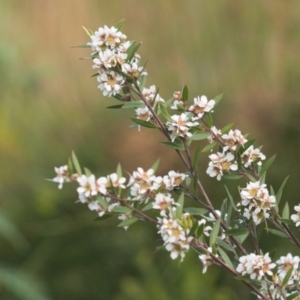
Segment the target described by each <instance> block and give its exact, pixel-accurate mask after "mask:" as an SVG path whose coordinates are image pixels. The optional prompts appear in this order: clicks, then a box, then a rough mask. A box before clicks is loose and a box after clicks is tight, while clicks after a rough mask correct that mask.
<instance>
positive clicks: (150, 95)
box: [142, 85, 165, 106]
mask: <svg viewBox="0 0 300 300" xmlns="http://www.w3.org/2000/svg"><path fill="white" fill-rule="evenodd" d="M142 94H143V96H144V98H145V100H146V101H147V102H148V103H149V104H150V105H151V106H154V105H155V104H156V103H157V102H165V101H164V99H163V98H161V97H160V95H159V94H157V89H156V87H155V85H151V86H150V88H149V89H147V88H144V89H143V91H142ZM154 98H155V99H154Z"/></svg>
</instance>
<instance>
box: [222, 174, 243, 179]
mask: <svg viewBox="0 0 300 300" xmlns="http://www.w3.org/2000/svg"><path fill="white" fill-rule="evenodd" d="M243 177H244V176H243V175H238V174H224V175H223V177H222V178H224V179H229V180H238V179H241V178H243Z"/></svg>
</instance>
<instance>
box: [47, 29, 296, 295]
mask: <svg viewBox="0 0 300 300" xmlns="http://www.w3.org/2000/svg"><path fill="white" fill-rule="evenodd" d="M121 24H122V23H119V24H118V25H117V26H116V27H111V28H109V27H107V26H104V27H103V28H99V29H98V30H97V31H95V32H92V31H90V30H86V32H87V34H88V35H89V37H90V42H89V43H87V44H86V45H84V47H89V48H90V49H91V51H92V53H91V59H92V61H93V68H94V69H95V70H96V71H97V73H96V74H95V76H96V77H97V81H98V82H99V85H98V88H99V89H100V90H101V91H102V93H103V95H104V96H108V97H113V98H115V99H117V100H119V101H120V102H121V103H120V104H117V105H113V106H110V107H109V108H114V109H117V108H133V109H134V110H135V117H133V118H132V121H133V122H134V124H135V125H136V127H139V128H140V127H147V128H153V129H157V130H159V131H160V132H161V133H162V135H163V136H164V137H165V139H166V141H165V142H163V144H164V145H165V146H167V147H171V148H173V149H174V151H176V152H177V154H178V156H179V158H180V159H181V160H182V162H183V164H184V166H185V167H186V172H185V173H179V172H176V171H174V170H171V171H169V172H168V174H165V175H163V176H160V175H157V174H156V173H155V172H156V169H157V167H158V162H156V163H155V164H154V165H153V166H152V167H151V168H150V169H149V170H144V169H143V168H141V167H139V168H138V169H137V170H136V171H133V172H132V174H130V176H129V178H125V177H123V174H122V168H121V166H118V167H117V171H116V172H115V173H112V174H109V175H106V176H102V177H99V178H97V177H96V176H95V175H94V174H92V173H91V171H90V170H88V169H86V168H84V173H82V170H81V167H80V164H79V162H78V160H77V158H76V156H75V154H74V153H72V156H71V158H70V159H69V162H68V165H65V166H62V167H59V168H55V172H56V177H55V178H54V179H53V181H54V182H57V183H58V184H59V188H62V186H63V184H64V183H66V182H76V183H77V185H78V188H77V193H78V200H79V201H80V202H81V203H85V204H87V206H88V208H89V209H90V210H93V211H95V212H96V213H97V214H98V218H97V219H98V220H102V219H104V218H107V217H110V216H112V215H117V216H118V218H119V220H120V221H121V222H120V223H119V225H118V226H119V227H123V228H124V229H128V228H129V227H130V226H131V225H132V224H133V223H135V222H138V221H141V220H142V221H148V222H150V223H152V224H154V225H155V226H156V227H157V232H158V234H159V235H160V236H161V240H162V244H163V247H164V249H165V250H167V251H168V252H169V253H170V257H171V258H172V259H177V258H179V259H180V261H183V259H184V257H185V254H186V253H187V251H189V250H190V249H194V250H195V251H196V252H197V253H199V260H200V261H201V262H202V264H203V273H205V272H206V271H207V268H208V267H209V266H210V265H218V266H221V267H223V268H225V269H227V270H228V271H229V272H230V273H231V274H232V275H233V276H234V277H235V278H236V279H238V280H241V281H242V282H243V283H244V284H245V285H246V286H248V287H249V288H250V289H251V291H252V292H253V293H254V294H256V295H257V298H258V299H300V287H299V279H300V273H299V260H300V258H299V256H296V255H292V254H291V253H287V254H286V255H285V256H281V257H279V258H278V259H277V260H276V261H275V260H274V258H273V255H272V254H271V253H272V251H271V249H270V251H269V252H266V253H262V250H261V249H260V246H259V237H260V234H261V232H262V229H265V230H266V231H267V232H268V233H270V234H274V235H277V236H280V237H284V238H287V239H288V240H289V241H290V242H291V243H293V244H294V245H296V246H298V247H299V248H300V242H299V240H298V239H297V237H296V236H295V234H294V233H293V231H292V230H291V227H295V226H299V224H300V205H298V206H295V211H296V214H292V215H291V216H290V213H289V206H288V203H286V204H285V206H284V209H283V210H282V212H280V210H279V203H280V200H281V195H282V191H283V188H284V185H285V183H286V180H284V182H283V184H282V185H281V187H280V188H279V190H278V191H277V193H275V191H274V189H273V188H272V187H271V186H270V187H268V186H267V184H266V183H265V177H266V172H267V170H268V168H269V167H270V166H271V164H272V162H273V161H274V158H275V156H273V157H271V158H269V159H268V160H266V156H265V155H264V154H263V153H262V152H261V151H260V148H254V146H253V144H254V140H247V139H246V137H245V136H244V135H243V134H242V133H241V131H240V130H238V129H232V128H233V127H234V124H228V125H227V126H225V127H223V128H221V129H218V128H216V127H215V126H214V125H213V121H212V113H213V109H215V107H216V106H217V104H218V103H219V101H220V100H221V98H222V95H219V96H217V97H215V98H214V99H210V100H209V99H208V98H207V97H206V96H196V97H195V98H194V99H193V103H192V104H190V103H189V101H188V100H189V95H188V88H187V87H186V86H184V87H183V88H182V89H181V90H180V91H175V92H174V93H173V97H172V98H171V99H170V100H168V101H165V100H164V99H163V98H162V97H161V96H160V95H159V93H158V89H157V88H156V87H155V86H154V85H152V86H150V87H149V88H147V87H145V83H146V77H147V73H146V71H145V67H144V66H141V65H140V55H139V54H138V53H137V51H138V48H139V46H140V44H137V43H136V42H131V41H129V40H127V37H126V35H124V34H123V33H122V32H121V31H120V29H121ZM203 142H204V143H205V142H206V144H207V145H206V146H204V147H203ZM193 143H197V144H198V146H197V150H196V151H195V153H193V154H192V151H191V147H190V146H191V144H193ZM209 151H211V152H213V153H212V154H210V155H209V156H208V157H209V160H210V161H209V164H208V167H207V170H206V173H207V175H208V176H210V177H216V179H217V180H218V181H220V180H222V179H223V178H230V179H240V178H245V179H246V180H247V184H246V186H244V187H239V188H238V189H239V194H240V198H239V199H237V201H235V199H233V197H232V195H231V194H230V191H229V190H228V189H227V187H226V193H227V199H225V200H224V202H223V204H222V206H221V208H220V209H219V210H217V209H216V208H215V206H214V203H212V201H211V200H210V198H209V196H208V194H207V192H206V190H205V189H204V187H203V185H202V181H201V179H200V176H199V175H200V172H199V170H198V168H197V166H198V160H199V155H200V153H201V152H209ZM186 198H189V199H192V200H194V202H195V204H196V206H195V207H186V206H185V205H184V202H185V199H186ZM247 239H248V240H249V241H250V244H251V246H250V247H249V249H246V247H245V246H244V242H245V240H247ZM248 245H249V243H248Z"/></svg>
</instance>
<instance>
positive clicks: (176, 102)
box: [170, 100, 185, 110]
mask: <svg viewBox="0 0 300 300" xmlns="http://www.w3.org/2000/svg"><path fill="white" fill-rule="evenodd" d="M178 105H180V106H182V107H185V103H184V102H183V101H181V100H175V101H174V102H173V105H172V106H171V107H170V108H171V109H176V110H177V109H178Z"/></svg>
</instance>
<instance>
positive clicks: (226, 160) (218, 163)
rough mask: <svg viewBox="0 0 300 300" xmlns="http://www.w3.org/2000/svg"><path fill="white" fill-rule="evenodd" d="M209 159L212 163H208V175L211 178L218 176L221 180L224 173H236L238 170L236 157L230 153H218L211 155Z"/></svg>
mask: <svg viewBox="0 0 300 300" xmlns="http://www.w3.org/2000/svg"><path fill="white" fill-rule="evenodd" d="M209 158H210V160H211V161H210V162H209V163H208V168H207V170H206V173H207V174H208V175H209V176H210V177H215V176H216V177H217V180H221V177H222V176H223V171H236V170H237V169H238V165H237V163H236V161H235V160H234V156H233V154H232V153H230V152H227V153H226V152H225V153H221V152H218V153H217V154H211V155H210V156H209Z"/></svg>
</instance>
